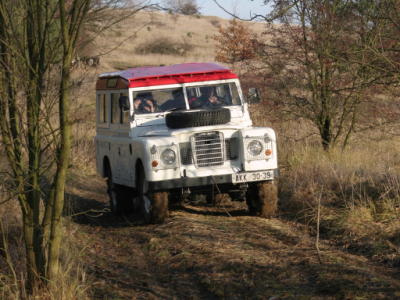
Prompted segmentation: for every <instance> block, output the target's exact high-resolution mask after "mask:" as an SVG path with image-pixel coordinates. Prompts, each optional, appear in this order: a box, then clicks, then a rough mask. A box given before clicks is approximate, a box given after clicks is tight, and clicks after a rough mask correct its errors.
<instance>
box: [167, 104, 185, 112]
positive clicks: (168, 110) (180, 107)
mask: <svg viewBox="0 0 400 300" xmlns="http://www.w3.org/2000/svg"><path fill="white" fill-rule="evenodd" d="M182 108H186V106H179V107H174V108H170V109H167V110H166V111H164V113H166V112H170V111H175V110H178V109H182Z"/></svg>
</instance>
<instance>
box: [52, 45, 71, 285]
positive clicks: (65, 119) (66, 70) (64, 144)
mask: <svg viewBox="0 0 400 300" xmlns="http://www.w3.org/2000/svg"><path fill="white" fill-rule="evenodd" d="M66 51H68V50H66ZM71 60H72V55H71V53H70V51H68V52H67V53H64V60H63V69H62V79H61V86H60V96H59V116H60V133H61V143H60V149H59V152H58V155H57V156H58V163H57V172H56V175H55V185H54V186H55V189H54V191H52V193H53V194H52V195H53V203H54V205H53V211H52V219H51V232H50V247H49V259H48V268H47V270H48V271H47V276H48V278H49V279H50V280H52V279H54V278H55V277H56V276H57V275H58V272H59V257H60V245H61V239H62V211H63V208H64V189H65V180H66V178H67V169H68V164H69V156H70V152H71V128H72V123H71V116H70V114H71V113H70V103H69V88H70V84H69V81H70V69H71Z"/></svg>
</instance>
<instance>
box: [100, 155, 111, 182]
mask: <svg viewBox="0 0 400 300" xmlns="http://www.w3.org/2000/svg"><path fill="white" fill-rule="evenodd" d="M107 166H110V168H111V164H110V160H109V158H108V156H107V155H105V156H104V157H103V165H102V170H101V173H100V175H101V177H103V178H104V177H107V176H108V174H107Z"/></svg>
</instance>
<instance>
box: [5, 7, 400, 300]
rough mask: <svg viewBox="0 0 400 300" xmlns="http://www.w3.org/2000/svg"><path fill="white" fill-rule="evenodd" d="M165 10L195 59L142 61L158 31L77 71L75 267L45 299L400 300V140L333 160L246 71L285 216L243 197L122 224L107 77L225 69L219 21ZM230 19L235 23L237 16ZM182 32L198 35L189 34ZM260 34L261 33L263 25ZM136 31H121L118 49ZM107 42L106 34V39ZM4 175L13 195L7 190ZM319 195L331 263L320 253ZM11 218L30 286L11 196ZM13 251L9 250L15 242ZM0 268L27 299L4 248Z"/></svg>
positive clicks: (361, 146)
mask: <svg viewBox="0 0 400 300" xmlns="http://www.w3.org/2000/svg"><path fill="white" fill-rule="evenodd" d="M150 15H151V14H150V13H147V12H143V13H141V14H138V16H137V17H136V19H135V20H136V21H137V22H138V23H140V24H142V23H143V21H144V20H150V17H149V16H150ZM153 15H155V16H157V18H158V19H160V20H161V18H165V24H166V25H165V26H169V29H168V31H171V28H175V30H174V31H173V32H174V33H173V35H174V36H173V38H174V39H175V40H179V39H181V38H182V37H184V36H186V34H187V32H188V31H189V30H190V32H193V37H192V39H191V40H190V42H191V43H192V44H193V45H194V48H193V49H192V50H191V51H188V53H187V55H186V56H185V57H183V56H174V55H165V54H162V55H161V54H141V55H135V54H133V50H132V49H134V48H136V47H138V46H139V45H140V44H144V43H145V42H146V41H147V39H149V37H152V38H154V37H159V36H162V35H163V34H165V30H166V29H165V27H161V26H160V27H157V26H154V28H153V27H152V30H151V31H147V30H146V27H147V26H146V27H145V28H144V31H143V30H142V31H139V32H138V33H137V34H138V37H137V38H133V37H132V38H131V39H129V40H128V42H127V43H125V44H123V45H122V46H121V47H120V48H119V49H118V50H117V51H116V52H115V53H113V54H110V55H107V56H105V57H103V58H102V59H103V60H102V62H103V61H104V63H102V65H101V66H100V67H98V69H92V70H90V71H87V72H88V74H85V73H83V71H82V70H76V71H74V73H73V76H75V78H76V79H77V82H79V85H76V86H74V87H73V89H72V93H73V94H72V95H73V96H72V97H71V98H74V100H73V101H74V102H73V103H72V104H71V109H72V115H73V117H74V119H76V122H75V123H74V125H73V128H72V134H73V136H74V139H73V141H72V146H73V147H72V150H71V156H70V163H71V167H70V169H69V174H68V178H67V191H66V192H67V193H66V200H67V204H66V209H65V214H66V215H71V217H70V218H66V219H65V222H66V223H65V224H66V226H65V227H64V228H65V229H64V230H63V240H62V241H63V242H62V247H61V249H62V255H61V257H62V266H63V267H62V270H67V271H63V272H61V276H60V278H59V279H57V280H58V281H57V284H58V286H59V287H60V291H59V294H57V295H56V294H53V295H50V294H49V291H46V290H41V291H40V292H41V295H40V296H41V297H42V299H85V297H88V298H91V299H104V298H108V299H110V298H114V299H132V298H137V299H140V297H142V298H144V297H147V298H153V299H165V298H173V297H175V298H177V299H185V298H187V299H235V298H237V299H270V298H272V297H276V298H277V299H310V298H315V299H357V298H359V299H390V298H398V297H400V294H399V290H400V282H399V268H400V231H399V228H400V192H399V191H400V157H399V145H398V143H397V142H396V140H394V139H388V137H389V135H387V134H383V135H382V133H381V131H371V132H369V133H368V134H363V133H362V132H359V133H358V134H357V136H356V137H355V138H353V139H351V141H350V143H349V146H348V150H347V151H343V152H342V151H340V150H338V149H332V150H331V151H329V152H327V151H324V150H323V149H322V147H321V143H320V138H319V136H318V134H319V133H318V131H317V130H316V129H315V127H313V126H312V125H311V124H310V123H309V121H307V120H306V119H305V118H303V117H301V116H299V117H292V116H288V115H287V114H284V113H283V112H284V110H282V109H281V107H282V105H283V103H282V102H280V101H279V100H278V99H276V98H272V97H271V98H268V99H267V98H265V95H268V93H270V87H269V86H268V84H267V83H268V78H264V77H263V76H262V75H261V74H258V73H249V74H245V75H243V76H242V78H241V82H242V88H243V90H244V92H246V91H247V90H248V88H249V87H250V86H257V87H259V88H260V91H261V95H262V96H264V98H263V100H262V103H260V104H259V105H252V106H251V108H250V109H251V115H252V119H253V121H254V124H255V125H256V126H270V127H272V128H274V129H275V130H276V132H277V141H278V162H279V167H280V169H281V174H282V177H281V179H280V180H279V184H278V189H279V199H280V201H279V202H278V216H277V217H276V218H271V219H259V218H254V217H250V216H249V212H248V210H247V208H246V205H245V204H244V203H230V202H228V203H226V202H224V203H223V205H217V206H216V207H212V206H211V205H209V204H206V203H204V204H201V203H200V204H196V205H195V203H190V204H186V205H183V206H171V214H170V218H169V219H167V222H166V223H164V224H161V225H147V226H143V222H142V220H141V218H140V215H138V214H133V215H129V216H125V217H113V216H111V215H110V213H109V212H108V208H109V206H108V198H107V194H106V184H105V182H104V180H103V179H101V178H99V176H98V175H97V173H96V169H95V153H94V151H93V149H94V145H93V137H94V135H95V122H94V110H95V105H94V103H95V98H94V96H93V95H94V84H93V82H94V81H95V79H96V76H97V75H98V73H99V72H102V71H110V69H113V68H114V67H113V66H114V65H115V64H118V66H119V67H121V68H127V67H130V66H138V65H141V64H143V65H158V64H170V63H179V62H184V61H212V60H213V56H214V48H215V44H214V43H215V42H214V41H213V40H212V39H210V43H209V44H207V45H208V46H207V47H203V44H204V36H205V35H206V34H207V35H209V36H213V34H214V33H215V31H216V29H215V28H214V27H213V25H212V24H210V20H215V19H214V18H208V17H202V18H201V19H196V18H192V19H189V17H188V16H181V17H180V18H179V19H178V20H177V22H176V23H177V25H176V27H174V26H175V25H174V23H173V20H169V19H167V17H165V16H164V15H161V14H156V13H154V14H153ZM188 20H190V21H191V22H188ZM219 21H220V22H221V24H222V26H227V25H228V21H227V20H222V19H219ZM141 22H142V23H141ZM163 22H164V21H163ZM182 24H187V26H186V28H183V29H182V30H181V31H179V30H180V29H179V28H182ZM149 26H152V25H149ZM251 26H253V28H255V30H256V31H258V32H261V30H262V26H260V27H257V26H259V25H258V24H256V25H251ZM134 30H136V29H130V28H121V32H122V36H120V37H115V41H116V43H117V42H118V41H122V40H123V39H126V38H127V37H128V36H129V35H132V34H133V32H134ZM102 39H105V38H104V37H99V43H100V42H102V41H101V40H102ZM103 42H104V41H103ZM236 68H238V66H236ZM81 75H86V77H84V79H83V81H81V80H78V79H80V76H81ZM296 88H298V87H296ZM395 99H397V98H395ZM397 100H398V99H397ZM2 159H3V158H2V157H0V163H2ZM1 167H2V168H3V165H1ZM1 180H2V181H0V186H1V187H2V186H3V185H4V184H5V182H4V181H3V179H1ZM1 187H0V188H1ZM320 196H321V220H320V227H321V228H320V251H321V256H322V259H323V261H324V264H323V265H320V264H319V263H318V256H317V253H316V250H315V235H316V216H317V202H318V199H319V197H320ZM7 199H8V195H7V194H1V196H0V203H1V202H3V201H5V200H7ZM0 215H1V217H2V220H3V224H4V232H3V233H5V234H6V238H7V241H8V249H9V253H10V256H11V260H12V264H13V267H14V270H15V271H16V274H17V280H18V282H19V281H22V283H23V282H24V280H25V276H24V274H25V269H24V268H25V267H24V266H25V261H24V259H25V252H24V246H23V241H22V238H21V232H22V227H21V220H22V217H21V213H20V211H19V204H18V202H17V201H16V200H15V199H11V201H8V202H7V203H6V204H1V205H0ZM3 233H2V234H3ZM0 241H2V238H0ZM0 248H2V249H4V243H3V242H0ZM77 266H79V267H77ZM80 266H82V267H80ZM71 267H72V269H71ZM0 270H1V271H0V298H1V299H19V297H20V295H24V292H23V291H22V293H21V291H20V290H19V288H18V287H17V285H16V284H15V280H14V278H13V275H12V272H11V270H10V268H9V266H8V264H7V261H6V255H5V253H4V250H0ZM21 274H22V277H21ZM88 276H89V280H88V279H87V278H88ZM18 286H23V284H22V285H18ZM37 296H39V294H38V295H37Z"/></svg>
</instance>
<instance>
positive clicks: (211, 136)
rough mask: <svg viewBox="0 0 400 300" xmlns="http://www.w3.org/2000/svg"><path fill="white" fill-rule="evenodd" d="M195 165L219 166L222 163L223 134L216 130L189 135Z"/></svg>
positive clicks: (223, 150)
mask: <svg viewBox="0 0 400 300" xmlns="http://www.w3.org/2000/svg"><path fill="white" fill-rule="evenodd" d="M190 143H191V146H192V151H193V158H194V163H195V165H196V167H198V168H201V167H210V166H220V165H223V164H224V159H225V149H224V148H225V142H224V135H223V134H222V133H221V132H218V131H211V132H203V133H196V134H194V135H192V136H191V137H190Z"/></svg>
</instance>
